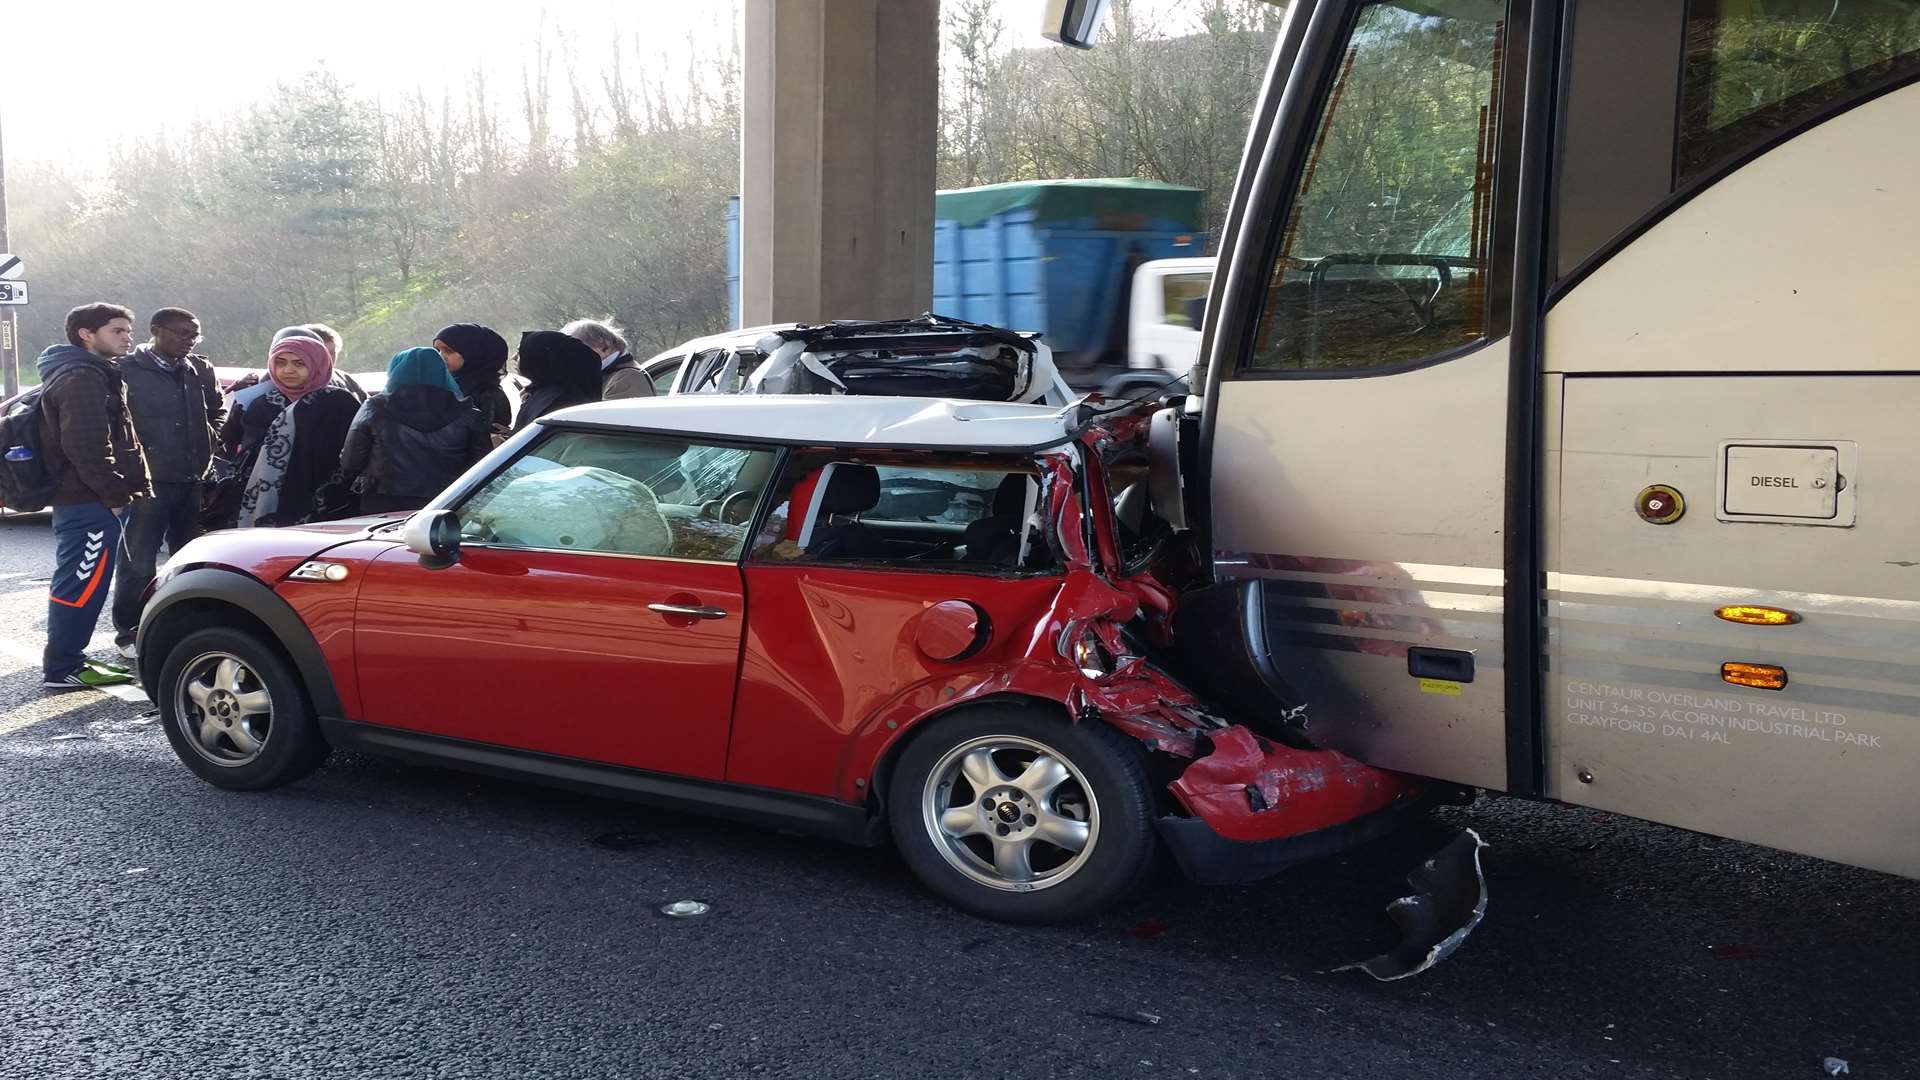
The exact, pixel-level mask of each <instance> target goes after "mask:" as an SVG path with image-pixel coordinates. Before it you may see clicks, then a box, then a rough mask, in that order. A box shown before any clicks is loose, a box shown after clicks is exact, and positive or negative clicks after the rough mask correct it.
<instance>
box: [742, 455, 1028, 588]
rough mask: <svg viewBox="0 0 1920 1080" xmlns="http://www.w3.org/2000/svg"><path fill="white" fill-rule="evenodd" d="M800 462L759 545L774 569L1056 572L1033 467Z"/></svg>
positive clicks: (851, 459) (784, 481) (1023, 462)
mask: <svg viewBox="0 0 1920 1080" xmlns="http://www.w3.org/2000/svg"><path fill="white" fill-rule="evenodd" d="M929 457H930V459H929V460H926V461H905V460H900V459H897V458H896V459H891V460H889V459H878V458H862V457H859V456H848V455H845V454H835V453H833V452H830V451H820V452H814V453H804V454H796V455H794V457H793V458H792V459H791V460H790V462H789V465H788V468H787V471H786V474H785V475H784V476H783V477H782V478H781V487H780V488H779V489H778V490H777V491H776V494H775V496H774V500H773V509H772V510H771V511H770V512H769V514H768V517H767V521H766V523H765V525H764V526H763V527H762V529H761V532H760V535H759V537H758V538H757V540H756V541H755V545H754V552H753V557H754V559H756V560H758V561H764V562H785V563H794V562H823V563H825V562H830V563H859V564H866V565H872V566H892V567H899V568H916V567H917V568H927V569H944V570H965V571H970V572H974V573H1041V572H1047V571H1050V570H1051V569H1052V568H1053V567H1054V565H1055V563H1054V557H1053V552H1052V550H1051V548H1050V547H1049V546H1048V545H1047V543H1046V539H1045V536H1044V533H1043V530H1042V529H1041V527H1040V524H1041V522H1042V520H1043V519H1044V513H1043V508H1044V506H1045V501H1044V499H1043V498H1042V494H1043V486H1042V483H1041V475H1040V472H1039V470H1038V469H1037V468H1036V467H1035V465H1034V463H1033V462H1032V460H1031V459H1008V460H1006V461H1004V462H994V463H993V464H992V465H991V466H988V465H986V464H983V463H981V462H980V461H978V460H977V459H973V460H969V459H964V458H962V459H957V460H956V459H947V460H941V459H939V458H937V457H936V456H929Z"/></svg>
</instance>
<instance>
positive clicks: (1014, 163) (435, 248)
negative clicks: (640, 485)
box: [8, 0, 1281, 371]
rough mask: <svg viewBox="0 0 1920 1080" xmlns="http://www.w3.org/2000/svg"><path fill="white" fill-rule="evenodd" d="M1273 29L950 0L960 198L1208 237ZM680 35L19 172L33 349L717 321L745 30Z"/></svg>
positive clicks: (223, 348) (230, 349)
mask: <svg viewBox="0 0 1920 1080" xmlns="http://www.w3.org/2000/svg"><path fill="white" fill-rule="evenodd" d="M1280 12H1281V9H1280V8H1278V7H1276V6H1274V5H1272V4H1269V3H1265V2H1264V0H1164V2H1163V3H1160V4H1158V5H1156V6H1155V8H1154V9H1153V17H1152V18H1149V17H1147V15H1145V14H1143V9H1142V8H1141V7H1140V6H1139V5H1138V4H1137V3H1136V2H1134V0H1115V3H1114V10H1113V23H1112V25H1111V26H1110V27H1109V29H1108V31H1107V32H1106V34H1105V35H1104V38H1103V42H1102V45H1101V48H1099V49H1097V50H1094V51H1093V52H1085V53H1083V52H1078V51H1075V50H1069V49H1061V48H1045V49H1013V48H1011V47H1010V44H1009V43H1010V42H1011V41H1012V40H1013V39H1014V38H1015V36H1016V35H1015V34H1014V33H1013V32H1012V31H1011V30H1009V28H1008V26H1007V24H1006V22H1005V21H1004V20H1003V18H1002V16H1003V15H1006V16H1011V17H1015V18H1019V19H1021V20H1023V21H1024V20H1025V19H1027V18H1029V17H1030V15H1031V5H1029V4H1027V3H1026V2H1025V0H1020V2H1018V3H1011V2H1009V0H946V3H945V5H944V9H943V19H944V37H945V41H944V48H943V50H942V89H943V93H942V101H941V106H942V108H941V133H940V143H939V154H940V160H939V177H940V182H941V184H942V185H943V186H966V185H972V184H982V183H993V182H998V181H1004V180H1021V179H1035V178H1044V177H1092V176H1132V175H1138V176H1145V177H1150V178H1153V179H1158V180H1167V181H1172V182H1176V183H1185V184H1191V185H1194V186H1197V187H1200V188H1203V189H1205V190H1206V191H1207V192H1208V193H1209V197H1210V213H1211V217H1212V221H1211V223H1210V226H1211V227H1212V228H1213V229H1215V230H1216V231H1217V228H1218V224H1219V221H1220V219H1221V217H1223V216H1224V214H1225V212H1226V202H1227V195H1228V191H1229V189H1230V186H1231V181H1232V177H1233V173H1234V170H1235V168H1236V167H1237V165H1238V161H1239V154H1240V149H1241V146H1242V145H1243V143H1244V141H1245V132H1246V124H1247V117H1248V114H1249V112H1250V110H1251V107H1252V104H1253V100H1254V97H1255V95H1256V94H1257V92H1258V89H1259V83H1260V78H1261V74H1262V72H1263V70H1264V66H1265V63H1266V57H1267V53H1268V52H1269V50H1270V49H1271V47H1272V39H1273V32H1274V31H1275V29H1277V27H1278V23H1279V18H1280ZM1156 20H1158V21H1157V22H1156ZM735 24H736V25H737V18H736V20H735ZM1022 25H1023V26H1024V22H1023V24H1022ZM674 44H675V46H676V47H675V48H674V49H673V55H674V57H675V59H673V60H671V61H669V60H667V59H665V58H663V57H662V55H661V51H662V49H663V48H664V46H663V45H662V44H661V43H657V42H652V41H647V40H646V39H645V38H644V37H642V36H636V37H632V38H626V39H622V40H618V41H605V40H596V41H593V42H586V41H582V40H577V39H574V38H570V37H568V36H566V35H563V34H555V35H552V36H543V37H542V38H541V39H540V40H538V41H535V42H533V43H530V44H529V46H527V51H526V53H525V55H524V56H523V58H522V62H521V63H520V65H519V66H518V68H517V69H516V68H507V69H504V70H503V69H502V68H501V67H500V66H498V65H496V66H492V67H488V68H482V69H479V70H476V71H475V72H474V73H473V74H472V76H471V77H470V78H469V79H468V80H467V81H466V82H465V84H464V85H463V86H461V87H459V88H457V89H454V90H450V91H448V92H445V93H442V94H440V95H439V96H437V97H429V96H427V95H425V94H423V93H419V92H415V93H412V94H406V95H401V96H399V97H392V96H389V97H388V98H386V99H384V100H376V99H374V98H372V97H369V96H367V95H366V94H364V93H361V92H358V91H356V89H355V88H354V87H352V86H350V85H348V84H347V83H345V82H344V81H342V80H341V79H340V78H338V77H337V76H336V75H335V74H333V73H332V72H330V71H328V70H327V69H326V68H325V67H319V68H316V69H314V70H313V71H310V72H308V73H306V74H305V75H304V76H303V77H301V78H300V79H298V80H296V81H294V82H290V83H288V84H286V85H283V86H281V87H279V88H278V89H277V90H276V91H275V92H273V93H272V94H270V95H268V96H267V97H266V99H265V100H263V101H259V102H256V103H253V104H251V105H250V106H247V107H244V108H243V109H242V110H241V111H240V112H238V113H237V114H236V115H233V116H230V117H228V118H226V119H225V120H222V121H217V122H210V123H204V124H197V125H194V126H191V127H186V128H184V129H182V130H175V131H168V132H165V133H163V134H159V135H155V136H153V137H150V138H144V139H136V140H132V141H130V142H128V143H127V144H125V145H124V146H122V147H121V148H120V150H119V151H118V153H117V154H116V156H115V157H114V159H113V161H112V163H111V166H110V167H109V168H108V169H107V170H106V172H105V173H104V175H100V176H89V177H82V176H78V175H73V174H69V173H66V172H63V171H61V170H58V169H53V168H47V167H41V168H25V169H22V168H19V167H17V166H16V168H15V169H13V170H11V171H10V173H9V176H8V180H9V182H10V184H11V185H12V192H11V194H12V199H11V203H12V207H13V211H14V213H13V225H14V239H15V246H16V248H17V249H18V250H21V251H24V252H28V253H30V254H31V263H32V268H33V283H34V302H33V304H32V306H30V307H27V308H22V309H19V310H20V312H21V314H22V332H23V333H22V336H23V338H24V342H25V344H26V345H28V346H29V348H30V349H33V350H37V349H39V348H41V347H43V346H44V345H46V344H49V343H51V342H54V341H58V340H60V339H61V333H62V331H61V325H60V319H61V318H62V316H63V315H64V314H65V312H66V310H67V309H68V308H70V307H72V306H74V305H76V304H80V303H85V302H88V301H92V300H100V299H105V300H111V301H115V302H119V303H125V304H128V305H129V306H131V307H133V308H134V309H135V311H136V312H137V313H138V314H139V316H140V317H141V319H142V320H144V318H145V316H146V314H147V313H149V312H151V311H153V310H154V309H155V308H158V307H162V306H181V307H186V308H190V309H192V310H194V311H195V312H196V313H198V314H199V315H200V316H201V318H202V321H203V323H204V324H205V326H206V332H207V341H206V344H205V346H204V348H205V351H206V352H207V353H208V354H209V355H210V356H212V357H213V358H214V359H215V361H216V362H218V363H221V364H230V365H235V366H255V365H258V364H260V363H262V362H263V361H264V355H265V350H266V347H267V342H268V340H269V338H270V337H271V335H272V333H273V331H274V330H275V329H277V328H279V327H281V326H285V325H288V324H291V323H303V322H325V323H328V324H331V325H333V326H335V327H337V328H339V329H340V330H342V331H343V332H344V334H345V337H346V346H347V347H346V354H345V356H344V357H343V361H344V363H345V366H346V367H347V369H348V370H351V371H370V370H378V369H380V368H381V367H383V366H384V364H385V361H386V359H387V357H388V356H390V355H391V354H392V353H393V352H395V351H397V350H399V349H401V348H406V347H409V346H413V345H420V344H425V343H426V342H427V341H429V340H430V338H431V336H432V334H433V332H434V331H435V330H437V329H439V328H440V327H441V326H444V325H446V324H447V323H450V322H458V321H478V322H485V323H488V324H490V325H492V326H494V327H495V328H496V329H498V330H500V331H501V333H502V334H504V335H505V336H506V337H507V338H508V340H509V341H512V340H514V339H516V338H517V336H518V334H519V332H520V331H522V330H526V329H534V328H540V327H553V326H558V325H560V324H561V323H562V322H564V321H566V320H568V319H572V318H576V317H580V316H593V317H603V316H608V315H611V316H612V317H613V318H615V319H616V320H618V321H619V322H620V323H621V324H622V325H624V326H626V327H627V328H628V329H629V334H628V337H629V339H630V340H631V341H632V343H633V347H634V350H635V351H636V352H639V353H641V354H643V355H644V354H646V353H648V352H649V351H652V350H657V349H663V348H667V347H669V346H671V345H673V344H677V343H678V342H681V341H684V340H686V339H687V338H689V337H693V336H696V335H699V334H703V333H709V332H712V331H715V330H718V329H721V328H722V327H724V326H725V325H726V321H727V301H726V295H727V289H726V269H725V268H726V233H725V208H726V200H727V199H728V197H729V196H731V195H733V194H735V193H736V191H737V190H738V185H739V170H740V164H739V152H740V62H741V61H740V55H739V50H738V45H737V43H736V42H735V41H734V40H733V39H732V35H727V36H726V38H725V40H724V42H723V43H721V44H717V45H716V44H714V43H713V42H712V41H707V42H704V43H703V42H697V41H696V42H687V43H684V44H680V43H674ZM503 103H504V108H503ZM141 329H144V327H141Z"/></svg>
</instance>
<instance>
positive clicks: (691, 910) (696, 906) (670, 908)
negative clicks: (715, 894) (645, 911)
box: [660, 900, 713, 919]
mask: <svg viewBox="0 0 1920 1080" xmlns="http://www.w3.org/2000/svg"><path fill="white" fill-rule="evenodd" d="M712 910H713V906H712V905H711V904H704V903H701V902H700V901H698V900H675V901H674V902H673V903H671V904H668V905H666V906H665V907H662V908H661V909H660V914H662V915H668V916H671V917H673V918H676V919H691V918H693V917H694V916H696V915H705V914H706V913H707V912H709V911H712Z"/></svg>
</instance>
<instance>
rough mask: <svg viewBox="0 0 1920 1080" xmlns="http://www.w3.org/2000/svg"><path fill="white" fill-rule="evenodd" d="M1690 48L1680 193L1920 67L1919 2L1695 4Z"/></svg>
mask: <svg viewBox="0 0 1920 1080" xmlns="http://www.w3.org/2000/svg"><path fill="white" fill-rule="evenodd" d="M1685 47H1686V56H1685V62H1684V63H1683V64H1682V73H1681V97H1680V133H1679V162H1678V167H1677V169H1676V172H1677V174H1678V175H1677V180H1678V184H1677V185H1676V186H1677V187H1685V186H1686V185H1687V184H1688V183H1689V182H1690V181H1692V180H1694V179H1696V178H1698V177H1699V176H1700V175H1701V174H1703V173H1706V172H1708V171H1709V170H1711V169H1712V168H1713V167H1714V166H1715V165H1717V164H1719V163H1720V162H1721V161H1722V160H1724V159H1726V158H1728V157H1730V156H1733V155H1735V154H1738V153H1740V152H1741V151H1742V150H1744V149H1746V148H1748V147H1750V146H1754V145H1756V144H1759V143H1763V142H1765V141H1767V140H1768V139H1770V138H1771V137H1773V136H1774V135H1776V134H1778V133H1780V132H1782V131H1785V130H1789V129H1792V128H1794V127H1796V126H1798V125H1800V124H1802V123H1804V122H1806V121H1807V120H1809V119H1812V118H1813V117H1814V116H1815V115H1816V114H1818V113H1820V112H1821V111H1823V110H1825V109H1826V108H1828V107H1829V106H1833V105H1839V104H1844V103H1845V102H1847V101H1849V100H1851V99H1853V98H1856V97H1859V96H1862V95H1864V94H1867V93H1870V92H1872V91H1873V90H1874V89H1876V88H1878V87H1880V86H1883V85H1885V84H1887V83H1888V82H1889V81H1892V80H1897V79H1900V78H1902V77H1911V76H1912V75H1914V74H1915V73H1916V72H1917V71H1920V2H1915V0H1737V2H1736V0H1693V3H1691V4H1690V5H1689V6H1688V9H1687V36H1686V46H1685Z"/></svg>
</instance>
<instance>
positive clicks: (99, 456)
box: [39, 304, 148, 690]
mask: <svg viewBox="0 0 1920 1080" xmlns="http://www.w3.org/2000/svg"><path fill="white" fill-rule="evenodd" d="M67 342H68V344H65V345H53V346H50V347H49V348H48V349H47V351H46V352H43V353H41V354H40V364H39V368H40V382H41V385H42V386H43V389H42V390H41V393H40V441H41V446H42V448H43V450H44V452H45V454H46V458H47V469H48V471H49V472H51V473H52V474H53V476H54V477H55V486H54V491H53V499H52V500H51V501H52V503H53V535H54V545H55V556H54V559H55V566H54V571H53V581H52V583H51V585H50V586H49V587H48V592H47V649H46V653H45V655H44V656H43V658H42V660H41V667H42V669H43V671H44V675H45V685H47V686H49V687H56V688H59V689H63V690H64V689H68V688H71V687H80V686H109V685H112V684H114V683H124V682H130V681H132V678H133V677H132V675H131V674H130V673H128V672H127V671H126V669H125V668H117V667H113V666H110V665H101V664H96V663H94V662H92V661H89V660H88V659H87V642H88V641H89V640H90V639H91V638H92V637H93V628H94V626H95V624H96V623H98V622H99V619H100V609H101V607H103V606H104V605H105V604H106V601H107V593H108V590H109V589H110V588H111V587H112V585H113V562H114V559H115V558H116V555H115V549H116V548H117V547H118V546H119V543H120V519H119V518H118V517H116V516H115V515H114V511H116V510H118V509H119V508H121V507H123V506H125V505H127V504H128V503H129V502H131V501H133V500H134V499H135V498H137V497H139V496H142V495H146V494H148V488H147V466H146V461H145V460H144V458H143V457H142V456H141V453H140V440H139V437H138V436H137V435H136V434H135V433H134V427H133V418H132V417H131V416H129V415H128V414H127V390H126V384H125V383H124V382H122V380H121V377H120V369H119V365H118V364H117V363H116V361H117V360H118V359H119V358H120V357H122V356H125V355H126V354H127V350H129V349H131V348H132V347H133V312H131V311H128V310H127V309H126V308H124V307H120V306H119V305H117V304H85V305H82V306H80V307H77V308H74V309H73V310H72V311H69V312H68V313H67Z"/></svg>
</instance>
